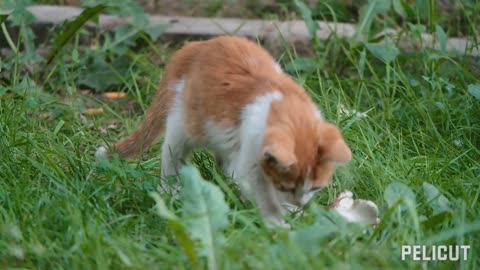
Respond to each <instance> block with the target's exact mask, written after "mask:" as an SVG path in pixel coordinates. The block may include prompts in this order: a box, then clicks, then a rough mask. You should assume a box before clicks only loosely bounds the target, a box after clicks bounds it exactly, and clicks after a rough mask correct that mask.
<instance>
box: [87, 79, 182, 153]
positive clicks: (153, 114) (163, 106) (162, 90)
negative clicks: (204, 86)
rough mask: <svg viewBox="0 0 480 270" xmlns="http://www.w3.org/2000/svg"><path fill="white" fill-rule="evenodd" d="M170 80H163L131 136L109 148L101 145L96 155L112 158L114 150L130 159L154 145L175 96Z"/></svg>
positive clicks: (161, 131)
mask: <svg viewBox="0 0 480 270" xmlns="http://www.w3.org/2000/svg"><path fill="white" fill-rule="evenodd" d="M167 81H168V80H162V82H161V83H160V86H159V89H158V91H157V93H156V96H155V98H154V101H153V103H152V105H151V106H150V108H149V109H148V111H147V114H146V117H145V119H144V120H143V121H142V122H141V123H140V125H139V126H138V127H137V128H136V129H135V130H134V131H133V133H132V134H130V135H129V136H127V137H125V138H123V139H121V140H120V141H118V142H116V143H115V145H114V146H113V147H112V148H111V149H109V148H108V147H106V146H101V147H99V148H98V149H97V151H96V153H95V156H96V157H97V159H98V158H99V157H106V158H108V159H111V157H112V152H115V153H117V154H118V156H119V158H120V159H128V158H132V157H134V156H137V155H139V154H140V153H142V152H143V151H144V150H145V149H148V148H149V147H150V146H152V145H153V144H154V143H155V142H156V141H157V139H158V138H159V137H160V135H161V134H162V133H163V131H164V130H165V125H166V120H167V116H168V111H169V109H170V106H171V104H172V102H173V99H174V97H175V92H174V91H173V90H172V89H169V87H168V83H167Z"/></svg>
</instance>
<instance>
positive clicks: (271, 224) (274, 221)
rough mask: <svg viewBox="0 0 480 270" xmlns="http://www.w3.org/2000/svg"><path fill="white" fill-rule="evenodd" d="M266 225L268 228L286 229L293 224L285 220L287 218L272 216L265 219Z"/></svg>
mask: <svg viewBox="0 0 480 270" xmlns="http://www.w3.org/2000/svg"><path fill="white" fill-rule="evenodd" d="M265 227H267V229H269V230H272V229H277V228H284V229H291V228H292V226H290V224H288V223H287V222H285V220H283V219H280V218H277V217H270V218H266V219H265Z"/></svg>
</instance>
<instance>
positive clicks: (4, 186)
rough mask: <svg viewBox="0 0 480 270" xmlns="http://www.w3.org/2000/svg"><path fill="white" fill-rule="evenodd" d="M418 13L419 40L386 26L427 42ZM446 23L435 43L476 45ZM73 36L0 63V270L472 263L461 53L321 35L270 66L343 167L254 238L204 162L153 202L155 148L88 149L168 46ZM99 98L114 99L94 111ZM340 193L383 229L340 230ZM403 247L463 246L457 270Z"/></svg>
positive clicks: (237, 202)
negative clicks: (300, 100) (287, 78)
mask: <svg viewBox="0 0 480 270" xmlns="http://www.w3.org/2000/svg"><path fill="white" fill-rule="evenodd" d="M401 2H404V1H401ZM410 2H415V1H410ZM420 2H421V1H420ZM427 2H428V3H430V5H432V2H435V1H427ZM466 3H467V4H465V5H464V6H463V8H464V9H463V12H464V15H465V16H464V17H465V18H466V20H467V21H470V22H475V20H477V19H478V18H477V17H475V16H474V15H472V14H475V12H477V10H476V9H474V8H478V7H475V5H474V4H472V3H470V2H469V1H466ZM291 12H294V11H291ZM393 13H394V11H389V12H387V13H379V14H377V17H376V19H375V20H374V22H373V24H374V25H373V26H372V27H373V28H375V27H377V28H378V27H379V25H380V26H381V25H382V23H387V22H388V23H392V22H393V21H395V20H400V19H399V15H398V14H397V15H395V14H393ZM477 13H478V12H477ZM432 14H433V13H432ZM432 14H429V17H428V18H426V19H425V20H424V21H422V20H419V21H418V23H420V24H422V25H423V26H424V27H423V28H422V27H420V26H419V25H418V24H415V25H413V24H414V23H415V22H414V21H415V20H414V19H412V18H410V19H408V20H407V19H403V20H405V21H402V22H401V23H400V24H399V25H398V27H400V28H402V29H409V30H411V31H414V30H415V29H416V30H419V29H421V31H428V32H430V33H432V34H438V33H439V32H438V28H437V30H436V28H435V25H434V24H431V23H432V21H433V22H434V21H435V20H434V18H435V16H433V15H432ZM297 17H301V16H299V15H297ZM13 18H15V19H16V18H17V17H13ZM22 18H26V17H22ZM390 19H391V20H390ZM409 20H410V23H411V24H412V25H410V26H409V25H408V23H407V22H408V21H409ZM18 21H20V22H19V24H22V23H21V20H20V19H18ZM444 21H448V20H446V19H444ZM24 23H25V24H24V26H25V25H28V24H27V22H24ZM472 24H473V23H472ZM452 25H453V24H449V25H441V26H442V27H443V29H447V28H448V27H449V26H450V29H453V30H450V31H447V34H446V35H447V36H454V35H465V36H473V35H474V34H476V33H477V32H476V30H475V26H472V27H469V26H468V25H467V26H463V27H464V28H462V29H461V30H458V31H455V29H454V28H455V27H452ZM431 26H432V27H431ZM415 27H417V28H415ZM25 29H27V30H25V31H27V32H28V28H25ZM412 29H413V30H412ZM122 31H126V32H122ZM128 31H129V29H121V30H118V31H117V32H116V33H117V34H116V35H117V36H121V33H128ZM462 31H463V32H462ZM2 34H3V35H4V32H3V31H2ZM2 34H0V35H2ZM86 35H88V34H87V33H85V32H78V34H77V35H76V36H75V37H74V38H73V39H72V40H70V41H69V43H67V45H66V47H62V49H61V51H60V53H59V54H58V55H57V56H55V58H54V60H53V61H52V63H50V64H48V65H47V64H46V59H45V58H41V57H40V58H39V56H38V55H35V54H32V53H30V54H29V53H28V51H29V48H28V46H29V45H28V42H26V43H25V44H26V45H25V46H22V47H21V48H19V49H20V50H21V51H22V53H20V54H17V55H13V56H10V57H4V58H2V61H1V62H0V68H1V70H0V153H1V155H0V268H6V269H17V268H18V269H192V268H195V269H197V268H200V269H203V268H209V269H215V268H218V269H324V268H328V269H352V268H353V269H477V268H478V267H479V266H480V259H479V258H478V256H477V254H478V252H479V248H480V246H479V245H478V243H479V241H480V234H479V230H480V210H479V207H478V199H479V195H480V183H479V178H480V151H479V147H480V135H479V134H480V117H479V115H480V114H479V113H480V81H479V78H480V73H479V70H480V69H479V68H478V61H476V60H475V59H476V58H474V57H473V56H470V55H469V54H468V53H466V54H463V53H452V52H443V51H431V50H421V51H416V52H404V51H401V50H398V49H397V48H396V47H395V46H394V44H390V45H378V44H377V43H374V42H375V41H371V42H372V43H369V44H363V43H355V42H353V41H345V40H340V39H336V38H335V37H332V38H331V39H330V40H328V41H319V42H317V43H316V45H315V54H314V55H312V56H309V57H300V56H297V55H295V54H294V53H293V52H289V51H287V52H286V53H285V54H284V55H283V56H282V57H281V65H282V67H283V68H284V69H285V70H286V72H288V73H290V74H291V75H292V76H293V77H295V79H296V80H297V81H298V82H299V83H300V84H302V85H303V86H304V87H305V89H306V90H307V91H308V93H310V94H311V96H312V98H313V99H314V100H315V102H316V103H318V105H319V107H320V108H321V109H322V112H323V114H324V115H325V118H326V119H328V120H329V121H332V122H334V123H336V124H337V125H339V126H340V127H341V129H342V131H343V133H344V136H345V138H346V141H347V142H348V144H349V145H350V146H351V148H352V152H353V161H352V162H351V163H349V164H348V165H345V166H341V167H339V168H338V170H337V173H336V174H335V176H334V178H333V181H332V182H331V184H330V186H329V187H328V188H327V190H326V191H323V192H321V193H320V194H319V195H318V196H317V197H316V198H315V199H314V200H313V202H312V203H311V204H309V205H308V206H307V207H306V209H305V211H304V213H303V214H302V215H300V216H293V215H292V216H291V217H289V218H288V219H289V222H290V223H291V225H292V229H291V230H284V229H279V230H267V229H266V228H265V227H264V226H263V224H262V223H261V219H260V216H259V214H258V212H257V211H256V210H255V208H254V206H252V205H251V204H250V203H249V202H247V201H245V200H243V198H242V197H241V195H240V194H239V193H238V191H237V190H236V188H235V187H234V186H233V185H232V184H231V181H230V180H229V179H228V177H226V176H224V175H221V173H220V172H219V170H218V168H217V166H216V165H215V163H214V162H213V159H212V157H211V156H210V155H209V154H208V153H207V152H205V151H202V150H199V151H197V152H196V153H195V155H194V158H193V160H192V162H191V164H193V165H194V167H195V168H198V170H199V171H200V173H201V177H200V176H198V175H196V172H195V170H193V169H191V168H190V169H187V171H185V172H184V173H183V177H182V179H183V181H184V183H186V184H185V186H186V187H185V191H184V193H183V194H184V195H182V196H181V198H180V199H178V200H174V199H172V198H171V197H170V196H165V195H161V194H159V193H157V192H156V189H155V187H156V186H157V184H158V183H159V182H160V167H159V164H160V158H159V154H158V153H159V145H157V146H155V147H154V148H153V149H151V150H149V151H147V152H146V153H144V154H143V155H142V156H141V157H139V158H137V159H134V160H132V161H120V160H114V161H112V162H106V161H100V162H99V161H96V160H95V157H94V153H95V150H96V148H97V147H98V146H99V145H101V144H104V143H112V142H114V141H116V140H117V139H119V138H121V137H123V136H125V135H126V134H128V133H129V132H130V131H132V130H133V129H134V128H135V127H136V125H137V124H138V123H139V122H140V121H141V120H142V119H143V117H144V112H145V110H146V108H148V106H149V104H150V102H151V100H152V97H153V95H154V93H155V89H156V85H157V84H158V81H159V80H160V78H161V76H162V72H163V67H164V64H165V62H167V61H168V58H169V57H170V55H171V53H172V51H174V50H175V49H176V48H177V47H178V46H179V45H180V44H161V45H159V44H157V45H154V44H153V43H152V42H150V41H148V39H147V38H145V36H144V35H140V36H139V37H138V38H139V39H141V40H140V41H138V40H137V42H134V41H135V40H128V42H127V44H124V43H122V42H123V41H122V42H121V41H119V39H116V38H118V37H116V36H115V35H111V36H110V37H107V38H105V36H104V35H107V34H105V33H101V36H95V37H94V38H93V40H94V44H92V46H89V47H85V46H84V45H82V44H81V43H80V40H81V37H83V36H86ZM24 38H25V39H26V40H27V41H28V40H29V36H28V34H26V35H25V37H24ZM109 38H110V39H109ZM52 40H53V38H52ZM100 40H102V41H105V42H106V43H100V42H98V41H100ZM472 40H473V41H472V42H473V43H474V44H476V43H475V39H472ZM112 41H113V42H112ZM115 41H117V43H115ZM52 42H53V41H52ZM109 42H110V43H109ZM112 43H113V44H115V46H114V45H112ZM32 44H33V43H32ZM119 44H120V45H122V46H120V45H119ZM372 44H373V45H372ZM133 45H136V46H133ZM375 45H377V46H375ZM32 46H34V45H32ZM35 46H37V45H35ZM38 46H40V45H38ZM472 59H473V60H472ZM104 91H120V92H125V93H126V97H125V98H123V99H113V100H112V99H107V98H105V97H103V96H102V92H104ZM99 108H101V110H99ZM202 178H203V179H205V180H202ZM192 180H195V181H192ZM210 183H214V184H215V185H211V184H210ZM216 186H218V187H220V189H217V188H215V187H216ZM344 189H349V190H352V191H353V192H354V193H355V195H356V196H357V197H359V198H364V199H369V200H372V201H374V202H375V203H376V204H377V205H378V206H379V210H380V218H381V220H382V222H381V223H380V224H379V225H378V226H377V227H371V226H367V227H363V226H359V225H355V224H346V223H345V222H344V221H343V220H342V219H341V218H339V217H338V216H336V215H335V214H333V213H331V212H330V211H328V209H326V208H325V206H326V205H329V204H330V203H331V202H333V200H334V198H335V195H336V194H337V193H338V192H340V191H342V190H344ZM205 211H207V212H205ZM205 213H206V214H205ZM199 215H200V216H201V218H199ZM402 245H426V246H427V247H428V248H429V249H431V247H432V246H433V245H470V249H469V253H468V258H467V260H459V261H425V262H420V261H414V260H413V259H412V258H408V257H407V259H406V260H402V257H401V254H402V253H401V251H402Z"/></svg>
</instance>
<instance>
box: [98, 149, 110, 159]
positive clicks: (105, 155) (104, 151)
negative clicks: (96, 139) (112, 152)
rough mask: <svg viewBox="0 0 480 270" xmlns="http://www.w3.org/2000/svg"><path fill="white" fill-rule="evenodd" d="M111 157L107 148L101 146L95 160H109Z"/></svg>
mask: <svg viewBox="0 0 480 270" xmlns="http://www.w3.org/2000/svg"><path fill="white" fill-rule="evenodd" d="M108 157H109V153H108V149H107V148H106V147H105V146H100V147H99V148H97V151H96V152H95V158H96V159H97V160H99V159H100V158H107V159H108Z"/></svg>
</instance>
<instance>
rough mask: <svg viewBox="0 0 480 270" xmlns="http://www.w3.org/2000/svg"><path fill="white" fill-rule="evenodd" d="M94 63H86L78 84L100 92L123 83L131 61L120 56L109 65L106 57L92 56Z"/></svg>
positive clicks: (97, 54)
mask: <svg viewBox="0 0 480 270" xmlns="http://www.w3.org/2000/svg"><path fill="white" fill-rule="evenodd" d="M92 57H93V62H92V63H88V62H87V63H86V65H85V71H84V72H83V73H82V74H80V76H79V79H78V84H80V85H85V86H88V87H90V88H92V89H95V90H96V91H98V92H103V91H105V90H107V89H108V88H110V87H112V86H115V85H119V84H121V83H123V79H122V77H123V76H126V74H127V71H128V67H129V64H130V60H129V58H128V57H127V56H120V57H117V58H115V59H114V60H113V62H112V63H107V62H106V61H105V59H104V55H102V54H99V53H95V54H92Z"/></svg>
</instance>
